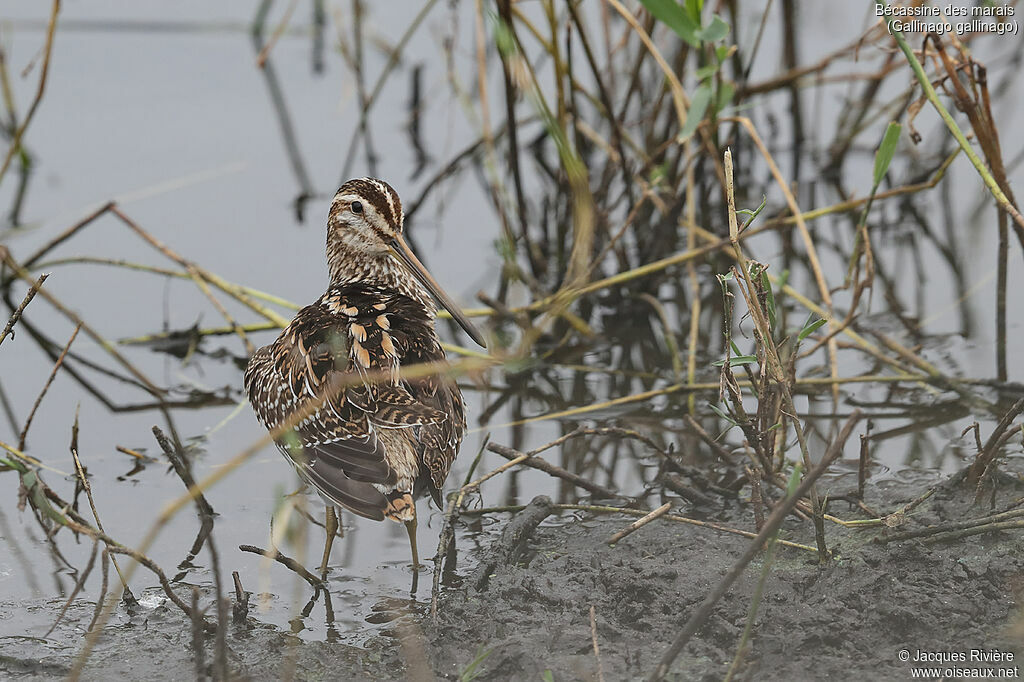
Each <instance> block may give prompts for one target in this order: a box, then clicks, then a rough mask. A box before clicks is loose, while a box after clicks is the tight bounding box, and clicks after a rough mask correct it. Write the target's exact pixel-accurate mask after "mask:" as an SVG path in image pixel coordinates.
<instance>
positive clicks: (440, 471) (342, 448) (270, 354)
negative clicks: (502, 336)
mask: <svg viewBox="0 0 1024 682" xmlns="http://www.w3.org/2000/svg"><path fill="white" fill-rule="evenodd" d="M403 219H404V214H403V212H402V202H401V201H400V200H399V198H398V194H397V193H396V192H395V190H394V189H392V188H391V186H390V185H388V184H387V183H386V182H383V181H381V180H376V179H373V178H361V179H358V180H349V181H348V182H346V183H345V184H344V185H342V186H341V189H339V190H338V193H337V194H336V195H335V196H334V200H333V201H332V203H331V208H330V213H329V215H328V219H327V263H328V267H329V270H330V277H331V283H330V287H329V288H328V289H327V292H326V293H325V294H324V295H323V296H321V297H320V298H319V299H318V300H317V301H316V302H315V303H313V304H312V305H308V306H306V307H305V308H303V309H302V310H300V311H299V312H298V314H297V315H296V316H295V319H293V320H292V321H291V323H290V324H289V325H288V326H287V327H285V328H284V330H283V331H282V332H281V335H280V336H278V337H277V340H276V341H274V342H273V343H272V344H270V345H269V346H264V347H263V348H261V349H259V350H258V351H257V352H256V353H255V354H254V355H253V356H252V359H251V360H250V361H249V365H248V367H247V368H246V371H245V388H246V391H247V392H248V394H249V402H250V403H251V404H252V407H253V410H255V412H256V415H257V417H258V418H259V420H260V421H261V422H262V423H263V425H264V426H265V427H267V428H268V429H271V430H272V429H274V428H275V427H277V426H278V425H280V424H282V423H283V422H285V421H286V420H288V419H289V418H290V417H293V416H295V415H296V413H297V412H298V411H300V410H303V409H305V410H307V411H308V410H309V409H310V408H311V407H312V405H314V404H317V403H319V407H318V408H317V409H316V410H315V411H313V412H312V413H311V414H310V415H309V416H308V417H306V418H304V419H302V421H301V422H300V423H299V424H297V425H296V426H295V428H294V429H293V430H292V431H290V432H288V433H286V434H285V435H283V436H282V437H280V438H279V439H277V441H276V442H277V446H278V448H279V449H280V450H281V452H282V453H283V454H284V455H285V457H287V458H288V460H289V461H290V462H291V463H292V465H293V466H294V467H295V469H296V470H297V471H298V473H299V475H300V476H301V477H302V479H303V480H304V481H306V482H307V483H309V484H310V485H311V486H313V488H314V489H316V491H317V492H318V493H320V495H321V497H323V498H324V500H325V502H326V503H327V519H326V520H327V522H326V524H325V525H326V526H327V542H326V545H325V547H324V554H323V561H322V562H321V565H320V572H321V577H323V578H326V575H327V565H328V560H329V558H330V553H331V544H332V543H333V540H334V535H335V533H336V532H337V526H338V518H337V515H336V514H335V512H334V508H335V507H344V508H345V509H348V510H350V511H352V512H354V513H356V514H359V515H360V516H364V517H366V518H370V519H376V520H378V521H379V520H383V519H385V518H388V519H392V520H394V521H402V522H404V523H405V526H406V529H407V531H408V533H409V543H410V545H411V547H412V557H413V570H414V571H415V570H417V569H418V566H419V555H418V552H417V550H416V504H415V498H416V496H417V495H418V494H419V493H420V492H421V491H424V490H425V491H427V492H429V493H430V495H431V496H432V497H433V498H434V501H435V502H436V503H437V504H438V505H439V506H440V505H441V489H442V487H443V485H444V481H445V478H447V476H448V471H449V470H450V469H451V466H452V462H453V461H454V459H455V456H456V454H458V451H459V446H460V445H461V444H462V436H463V433H464V431H465V429H466V418H465V411H464V408H463V401H462V393H461V391H460V390H459V388H458V386H457V385H456V384H455V382H454V381H452V380H450V379H446V378H444V377H442V376H439V375H437V374H432V375H430V376H426V377H423V378H417V379H414V380H402V379H401V378H400V377H399V375H398V370H399V368H400V367H403V366H408V365H413V364H419V363H443V362H445V354H444V351H443V350H442V348H441V344H440V341H439V340H438V337H437V332H436V331H435V329H434V315H435V313H436V307H435V304H434V298H436V299H437V301H439V302H440V303H441V305H443V306H444V307H445V308H447V309H448V311H449V312H450V313H451V314H452V317H453V318H455V320H456V321H457V322H458V323H459V324H460V325H461V326H462V328H463V329H464V330H465V331H466V333H467V334H469V336H470V337H472V338H473V340H474V341H476V342H477V343H478V344H480V345H481V346H484V345H485V344H484V341H483V337H482V336H481V335H480V332H478V331H477V330H476V328H475V327H474V326H473V324H472V323H471V322H470V321H469V320H468V319H466V317H465V315H463V314H462V312H461V311H460V310H459V308H458V307H457V306H456V305H455V304H454V303H453V302H452V300H451V299H450V298H449V297H448V295H447V294H445V292H444V290H443V289H441V287H440V286H439V285H438V284H437V282H436V281H435V280H434V278H433V277H431V276H430V274H429V273H428V272H427V270H426V268H424V266H423V264H422V263H420V261H419V259H417V258H416V256H415V255H414V254H413V252H412V250H411V249H410V248H409V246H408V245H407V244H406V242H405V239H404V238H403V236H402V227H403ZM414 575H415V574H414Z"/></svg>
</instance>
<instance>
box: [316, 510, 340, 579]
mask: <svg viewBox="0 0 1024 682" xmlns="http://www.w3.org/2000/svg"><path fill="white" fill-rule="evenodd" d="M324 526H325V527H326V528H327V542H326V544H325V545H324V558H323V561H321V562H320V579H321V580H327V562H328V561H330V558H331V545H333V544H334V536H335V535H336V534H337V533H338V515H337V514H335V512H334V507H331V506H328V507H327V518H326V519H324Z"/></svg>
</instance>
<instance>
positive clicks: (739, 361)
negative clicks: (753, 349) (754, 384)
mask: <svg viewBox="0 0 1024 682" xmlns="http://www.w3.org/2000/svg"><path fill="white" fill-rule="evenodd" d="M755 362H757V356H756V355H737V356H735V357H731V358H729V366H730V367H740V366H741V365H750V364H753V363H755ZM711 364H712V365H714V366H715V367H723V366H725V358H722V359H721V360H715V361H714V362H712V363H711Z"/></svg>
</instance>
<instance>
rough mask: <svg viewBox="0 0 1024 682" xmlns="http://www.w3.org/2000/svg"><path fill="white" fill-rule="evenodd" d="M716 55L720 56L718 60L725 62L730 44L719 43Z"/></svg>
mask: <svg viewBox="0 0 1024 682" xmlns="http://www.w3.org/2000/svg"><path fill="white" fill-rule="evenodd" d="M715 56H716V57H718V62H719V63H721V62H724V61H725V58H726V57H728V56H729V46H728V45H719V46H718V47H716V48H715Z"/></svg>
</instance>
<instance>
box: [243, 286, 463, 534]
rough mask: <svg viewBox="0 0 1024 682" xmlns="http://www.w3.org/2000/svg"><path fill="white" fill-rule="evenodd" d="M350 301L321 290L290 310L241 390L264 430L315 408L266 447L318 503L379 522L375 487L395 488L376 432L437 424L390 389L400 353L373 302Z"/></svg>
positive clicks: (352, 296)
mask: <svg viewBox="0 0 1024 682" xmlns="http://www.w3.org/2000/svg"><path fill="white" fill-rule="evenodd" d="M357 294H358V292H348V294H347V295H342V294H339V293H338V292H337V291H331V292H328V293H327V294H325V295H324V297H323V298H321V300H320V301H318V302H317V303H314V304H313V305H311V306H307V307H305V308H303V309H302V310H300V311H299V313H298V314H297V315H296V316H295V319H293V320H292V322H291V323H290V324H289V325H288V326H287V327H286V328H285V329H284V330H283V331H282V332H281V335H280V336H279V337H278V338H277V340H276V341H275V342H274V343H273V344H271V345H270V346H267V347H265V348H261V349H260V350H259V351H258V352H257V353H256V354H255V355H254V356H253V357H252V359H251V360H250V362H249V366H248V368H247V370H246V378H245V385H246V390H247V392H248V394H249V400H250V402H251V403H252V405H253V408H254V410H255V412H256V414H257V416H258V417H259V419H260V421H262V422H263V424H264V425H265V426H266V427H267V428H268V429H274V428H275V427H277V426H279V425H280V424H282V423H284V422H286V421H287V420H288V419H289V418H290V417H292V416H293V415H294V414H295V413H296V412H297V411H299V410H302V409H307V410H308V409H311V408H312V406H313V405H318V406H317V407H315V411H313V412H312V413H311V414H310V415H309V416H307V417H305V418H303V419H302V420H301V421H300V422H299V423H298V424H296V425H295V427H294V429H293V430H292V431H289V432H287V433H285V434H283V435H281V436H280V437H279V438H277V439H276V442H277V445H278V447H279V448H280V449H281V451H282V452H284V454H285V455H286V456H287V457H288V458H289V460H291V462H292V463H293V464H294V465H295V467H296V469H297V470H298V471H299V473H300V475H302V476H303V477H305V478H306V479H307V480H309V482H310V483H312V484H313V485H314V486H315V487H316V488H317V490H318V491H319V492H320V493H321V494H322V495H323V496H324V497H326V498H327V499H328V500H330V501H331V502H333V503H335V504H338V505H341V506H343V507H346V508H348V509H350V510H351V511H353V512H355V513H356V514H359V515H361V516H366V517H368V518H373V519H378V520H379V519H382V518H383V517H384V512H385V510H386V509H387V506H388V500H387V498H386V497H385V495H384V494H383V493H381V492H380V491H379V490H378V489H377V487H375V484H376V485H380V486H384V487H389V486H393V485H394V484H395V483H396V482H397V480H396V476H395V473H394V471H393V470H392V469H391V467H389V466H388V463H387V457H386V455H387V453H386V452H385V449H384V446H383V444H382V442H381V441H380V439H379V438H378V429H379V428H401V427H409V426H421V425H426V424H430V423H434V422H438V421H440V420H443V419H444V417H445V415H444V414H443V413H440V412H439V411H437V410H436V409H433V408H432V407H430V406H428V405H425V404H423V403H421V402H420V401H418V400H416V399H415V398H414V397H413V396H412V395H411V394H410V393H409V391H408V390H407V389H406V388H405V387H404V386H402V385H401V384H399V383H397V370H398V363H399V362H400V359H401V348H398V347H396V345H395V340H394V339H393V338H392V337H391V336H390V335H389V334H388V322H387V319H386V318H383V319H382V309H381V308H380V305H381V304H380V303H379V299H377V298H374V297H373V296H370V295H367V294H365V293H364V294H362V295H357ZM392 374H393V376H394V379H393V380H392V379H391V375H392Z"/></svg>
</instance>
